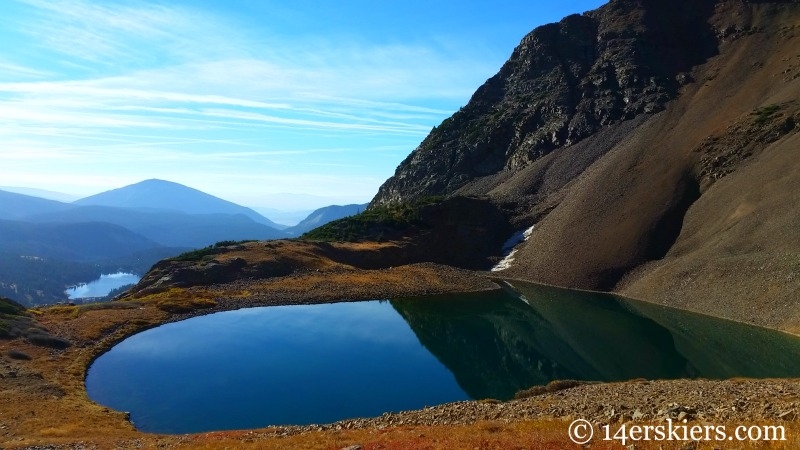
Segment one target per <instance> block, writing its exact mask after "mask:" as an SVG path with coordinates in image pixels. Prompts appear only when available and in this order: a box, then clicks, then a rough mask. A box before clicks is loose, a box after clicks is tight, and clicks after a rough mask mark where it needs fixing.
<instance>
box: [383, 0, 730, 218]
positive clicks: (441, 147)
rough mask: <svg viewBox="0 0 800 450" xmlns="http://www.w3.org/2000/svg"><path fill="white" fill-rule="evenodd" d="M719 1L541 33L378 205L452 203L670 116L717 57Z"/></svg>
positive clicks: (618, 1) (400, 173) (565, 23)
mask: <svg viewBox="0 0 800 450" xmlns="http://www.w3.org/2000/svg"><path fill="white" fill-rule="evenodd" d="M714 3H715V2H714V1H713V0H681V1H676V2H662V1H658V0H615V1H612V2H610V3H609V4H607V5H605V6H604V7H602V8H600V9H598V10H596V11H592V12H589V13H586V14H584V15H572V16H569V17H566V18H565V19H563V20H562V21H561V22H559V23H555V24H549V25H545V26H542V27H539V28H537V29H535V30H534V31H533V32H531V33H530V34H529V35H527V36H526V37H525V38H524V39H523V40H522V42H521V43H520V45H519V46H518V47H517V48H516V49H515V50H514V52H513V54H512V55H511V58H510V59H509V60H508V62H506V64H505V65H504V66H503V67H502V69H500V72H499V73H497V75H495V76H493V77H492V78H490V79H489V80H488V81H486V83H485V84H484V85H483V86H481V87H480V88H479V89H478V90H477V92H475V94H474V95H473V96H472V98H471V99H470V101H469V103H468V104H467V105H466V106H464V107H463V108H462V109H461V110H459V111H458V112H457V113H455V114H454V115H453V116H452V117H450V118H449V119H447V120H445V121H444V122H442V124H441V125H439V126H438V127H436V128H435V129H434V130H433V131H432V132H431V134H430V135H429V136H428V137H427V138H426V139H425V140H424V141H423V142H422V143H421V144H420V146H419V147H418V148H417V149H416V150H414V152H413V153H412V154H411V155H410V156H409V157H408V158H406V160H405V161H403V162H402V163H401V164H400V166H399V167H398V168H397V171H396V172H395V175H394V176H393V177H392V178H390V179H389V180H388V181H387V182H386V183H385V184H384V185H383V186H381V188H380V191H379V192H378V195H377V196H376V197H375V199H374V200H373V202H372V204H381V203H386V202H393V201H401V200H409V199H413V198H416V197H419V196H422V195H432V194H449V193H452V192H454V191H456V190H457V189H458V188H460V187H463V186H464V185H466V184H468V183H469V182H471V181H473V180H474V179H475V178H476V177H482V176H487V175H492V174H496V173H498V172H500V171H503V170H509V171H516V170H519V169H522V168H524V167H526V166H528V165H530V164H531V163H532V162H534V161H536V160H538V159H540V158H541V157H543V156H544V155H547V154H548V153H550V152H552V151H554V150H556V149H559V148H563V147H567V146H570V145H572V144H575V143H577V142H580V141H582V140H583V139H585V138H587V137H588V136H591V135H592V134H594V133H596V132H598V131H599V130H601V129H603V128H604V127H607V126H609V125H611V124H615V123H619V122H621V121H624V120H629V119H632V118H634V117H636V116H637V115H639V114H652V113H655V112H658V111H661V110H663V109H664V106H665V104H666V103H667V102H668V101H669V100H671V99H673V98H675V97H676V95H677V92H678V89H679V88H680V86H681V85H682V84H685V83H687V82H689V81H690V80H691V75H690V74H689V73H688V71H690V70H691V69H692V67H694V66H696V65H698V64H700V63H702V62H703V61H705V60H706V59H707V58H708V57H709V56H711V55H713V54H715V53H716V51H717V38H716V37H715V33H714V32H713V30H712V28H711V26H710V25H709V23H708V18H709V17H710V16H711V14H712V12H713V8H714Z"/></svg>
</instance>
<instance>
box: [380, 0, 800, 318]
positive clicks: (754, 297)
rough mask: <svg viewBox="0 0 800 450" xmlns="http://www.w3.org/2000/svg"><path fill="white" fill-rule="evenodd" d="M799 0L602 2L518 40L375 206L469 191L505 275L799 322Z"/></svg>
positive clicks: (739, 315) (723, 313)
mask: <svg viewBox="0 0 800 450" xmlns="http://www.w3.org/2000/svg"><path fill="white" fill-rule="evenodd" d="M798 36H800V2H798V1H744V0H718V1H689V0H680V1H676V2H659V1H645V0H641V1H635V0H615V1H612V2H610V3H609V4H607V5H605V6H604V7H602V8H600V9H598V10H596V11H593V12H590V13H586V14H585V15H582V16H570V17H567V18H566V19H564V20H562V21H561V22H559V23H558V24H553V25H547V26H544V27H540V28H538V29H536V30H534V31H533V32H532V33H531V34H529V35H528V36H526V37H525V38H524V39H523V41H522V43H521V44H520V46H519V47H518V48H517V49H516V50H515V51H514V53H513V55H512V57H511V59H510V60H509V61H508V62H507V63H506V64H505V65H504V66H503V68H502V69H501V70H500V72H499V73H498V74H497V75H496V76H494V77H492V78H491V79H490V80H488V81H487V82H486V83H485V84H484V85H483V86H481V88H480V89H478V91H477V92H476V93H475V94H474V96H473V98H472V99H471V100H470V102H469V104H467V105H466V106H465V107H464V108H462V109H461V110H460V111H459V112H457V113H456V114H454V115H453V116H452V117H451V118H449V119H447V120H445V121H444V122H443V123H442V124H441V125H440V126H439V127H437V128H436V129H435V130H433V131H432V132H431V134H430V135H429V136H428V137H427V138H426V139H425V140H424V141H423V142H422V144H421V145H420V146H419V147H418V148H417V149H416V150H414V152H412V153H411V155H410V156H409V157H408V158H407V159H406V160H405V161H403V163H402V164H400V166H399V167H398V169H397V172H396V174H395V175H394V176H393V177H392V178H390V179H389V180H388V181H387V182H386V183H385V184H384V185H383V186H382V187H381V189H380V191H379V193H378V195H377V196H376V197H375V199H374V200H373V205H375V204H381V203H386V202H393V201H399V200H407V199H411V198H415V197H418V196H422V195H430V194H444V195H477V196H484V197H485V198H487V199H488V200H489V201H493V202H496V203H498V204H501V205H502V206H503V208H504V211H506V212H507V213H508V215H509V220H510V221H511V223H512V224H514V226H516V227H517V229H523V228H527V227H529V226H530V225H533V224H535V229H534V232H533V234H532V236H531V237H530V239H529V240H528V241H526V242H525V243H523V244H521V245H520V246H519V247H517V250H518V251H517V253H516V254H515V257H516V259H515V261H514V262H513V263H512V265H511V267H510V268H509V269H507V270H505V271H504V272H501V274H504V275H508V276H513V277H517V278H524V279H528V280H532V281H537V282H545V283H550V284H555V285H560V286H566V287H573V288H588V289H602V290H615V291H618V292H623V293H626V294H631V295H635V296H638V297H640V298H644V299H649V300H656V301H659V302H663V303H667V304H672V305H676V306H680V307H684V308H688V309H693V310H697V311H701V312H706V313H712V314H716V315H720V316H724V317H730V318H734V319H740V320H745V321H751V322H756V323H759V324H762V325H768V326H776V327H781V328H784V329H789V330H794V331H797V330H800V305H797V304H796V301H795V300H794V299H796V298H797V293H798V289H797V284H796V280H797V279H798V277H800V275H798V274H800V271H799V270H800V266H798V261H800V240H798V239H797V236H798V223H800V204H798V202H797V196H796V194H795V192H796V186H799V185H800V164H798V162H797V161H798V160H797V153H796V150H797V148H798V147H800V140H799V139H800V125H798V124H800V103H799V102H798V99H800V53H798V51H797V49H798V48H800V39H798Z"/></svg>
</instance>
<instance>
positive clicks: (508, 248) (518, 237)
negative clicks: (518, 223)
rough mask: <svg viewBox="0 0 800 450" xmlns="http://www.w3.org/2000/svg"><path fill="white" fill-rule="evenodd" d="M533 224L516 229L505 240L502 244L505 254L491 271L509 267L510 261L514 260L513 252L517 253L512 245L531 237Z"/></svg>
mask: <svg viewBox="0 0 800 450" xmlns="http://www.w3.org/2000/svg"><path fill="white" fill-rule="evenodd" d="M535 226H536V225H531V227H530V228H528V229H525V230H520V231H517V232H516V233H514V234H512V235H511V237H510V238H508V240H506V242H505V243H504V244H503V253H506V256H505V258H503V259H502V260H500V262H499V263H497V264H496V265H495V266H494V267H492V272H499V271H501V270H506V269H508V268H509V267H511V263H512V262H514V254H515V253H517V249H516V248H514V247H516V246H517V245H519V244H521V243H523V242H525V241H527V240H528V238H529V237H531V234H533V228H534V227H535Z"/></svg>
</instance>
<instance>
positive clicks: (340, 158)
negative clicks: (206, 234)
mask: <svg viewBox="0 0 800 450" xmlns="http://www.w3.org/2000/svg"><path fill="white" fill-rule="evenodd" d="M15 2H16V4H17V5H21V7H22V8H23V9H24V10H25V11H26V12H27V16H24V19H25V20H24V21H19V22H16V23H10V24H9V25H10V26H11V27H12V28H13V27H15V28H16V30H17V31H18V32H19V33H21V35H23V36H25V41H26V42H24V45H25V48H24V50H25V51H23V52H21V53H18V54H17V56H15V57H13V58H12V57H9V58H7V59H0V136H1V137H2V138H3V139H4V148H3V149H2V150H0V161H2V163H3V164H4V165H5V166H6V167H8V168H9V169H8V170H16V171H17V175H19V174H21V173H27V174H29V175H31V176H33V175H34V172H36V171H31V169H30V167H31V166H32V164H34V163H33V161H35V165H36V169H37V171H39V172H42V173H43V172H45V171H48V170H50V171H58V170H62V171H63V170H71V171H74V172H75V173H82V172H86V171H96V170H117V171H119V173H120V178H119V179H117V181H115V183H114V184H119V182H120V180H123V179H127V178H133V177H134V176H133V175H126V174H131V173H133V172H137V173H141V174H142V177H144V176H146V177H152V176H157V173H156V172H158V171H166V170H167V169H169V170H170V171H172V173H174V174H175V176H173V177H172V178H176V180H177V178H179V174H180V173H186V172H187V171H189V170H191V171H193V173H194V174H195V176H197V177H202V178H203V179H204V180H213V179H216V177H211V176H208V175H209V174H210V173H213V172H214V170H228V171H229V173H230V171H237V172H236V173H237V177H236V179H237V183H245V182H246V180H249V179H251V178H252V179H255V178H257V177H258V176H259V172H258V171H259V170H261V171H269V170H270V169H271V168H274V167H278V166H280V167H282V168H283V169H282V170H285V171H288V172H287V173H286V174H285V176H281V177H277V176H275V175H272V174H270V175H269V176H267V175H265V174H262V180H263V181H265V182H267V181H269V182H273V183H282V184H283V185H286V186H293V189H301V188H300V186H302V185H303V183H305V185H306V186H307V187H308V186H310V187H309V189H315V190H316V191H315V192H320V191H319V190H320V189H334V187H333V184H334V182H339V183H343V184H342V185H343V186H358V187H360V188H362V189H363V188H364V186H370V188H369V189H368V190H367V192H369V191H370V190H371V191H372V192H374V190H375V189H376V188H377V186H378V185H379V184H380V182H381V181H382V180H383V179H384V178H385V177H386V176H388V175H389V174H390V173H391V172H392V171H393V169H394V165H395V164H396V163H397V162H399V160H401V159H402V158H403V157H404V156H405V155H406V154H407V153H408V152H409V151H411V150H412V149H413V148H414V147H415V146H416V145H417V144H418V143H419V141H421V140H422V139H423V138H424V136H425V135H426V134H427V133H428V132H429V130H430V128H431V127H432V126H433V125H436V124H438V123H439V122H440V121H441V120H442V119H444V118H445V117H447V116H448V115H449V114H450V113H451V112H452V111H453V110H454V109H456V108H457V107H458V106H460V105H461V104H463V103H464V102H466V100H467V99H468V97H469V95H470V94H471V92H473V91H474V89H475V87H476V86H477V85H478V84H480V83H481V82H482V81H483V78H485V75H484V74H488V73H490V72H491V71H492V68H491V67H489V66H488V63H487V62H486V61H485V60H484V59H483V58H482V56H481V55H479V54H476V53H475V52H473V51H471V50H470V49H461V50H458V49H456V48H453V47H452V46H449V45H448V46H437V45H438V44H437V43H436V42H433V41H432V42H429V43H423V44H420V43H406V44H396V43H394V44H385V43H384V44H376V43H370V42H366V41H359V40H358V39H356V38H353V37H350V38H346V39H345V38H341V37H331V38H328V39H325V38H321V37H319V36H317V37H313V38H311V37H303V36H300V37H298V36H294V37H291V38H289V37H285V36H276V35H272V34H269V32H263V30H252V29H248V28H247V27H246V26H241V24H237V23H232V22H230V20H231V19H230V18H229V17H222V16H218V15H215V14H212V13H209V12H207V11H203V10H200V9H196V8H190V7H188V6H176V4H165V3H146V2H125V1H124V0H122V1H119V2H116V1H115V2H100V1H89V0H15ZM188 4H191V3H187V5H188ZM257 31H260V32H257ZM19 55H37V58H35V59H34V60H33V61H34V62H29V61H23V60H21V59H20V58H22V56H19ZM15 58H16V59H15ZM45 60H46V61H49V62H50V65H48V66H43V65H37V64H36V63H35V62H36V61H38V62H41V61H45ZM26 158H27V161H28V162H29V164H27V165H25V164H23V163H22V162H23V161H25V160H26ZM52 161H61V163H62V164H61V165H58V164H50V162H52ZM159 163H160V164H159ZM180 163H183V164H180ZM15 164H16V165H15ZM64 164H67V166H64ZM101 167H104V168H105V169H101ZM304 169H305V171H304ZM331 170H338V171H340V172H341V174H340V175H335V176H334V175H330V174H329V172H330V171H331ZM81 176H83V175H81ZM302 177H312V178H313V180H314V182H313V183H310V182H309V178H305V179H303V178H302ZM34 178H35V179H37V180H41V179H42V177H39V176H37V177H34ZM61 179H62V175H61V174H59V175H58V177H54V178H52V180H61ZM86 179H89V180H94V181H98V182H99V181H100V180H108V179H113V177H111V178H107V177H99V176H91V177H88V178H86ZM289 180H299V181H291V182H290V181H289ZM326 180H327V181H326ZM134 181H135V180H134ZM178 181H179V180H178ZM48 187H51V188H52V187H53V186H48ZM108 187H111V186H108ZM276 189H277V188H276ZM298 192H307V191H304V190H301V191H298Z"/></svg>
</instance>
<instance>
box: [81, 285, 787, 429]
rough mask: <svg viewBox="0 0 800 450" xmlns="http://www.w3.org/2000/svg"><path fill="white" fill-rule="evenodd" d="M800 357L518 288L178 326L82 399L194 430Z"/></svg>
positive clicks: (780, 338) (119, 359) (118, 364)
mask: <svg viewBox="0 0 800 450" xmlns="http://www.w3.org/2000/svg"><path fill="white" fill-rule="evenodd" d="M798 356H800V339H798V338H796V337H794V336H790V335H786V334H783V333H778V332H774V331H770V330H766V329H762V328H757V327H751V326H747V325H743V324H739V323H735V322H730V321H725V320H720V319H714V318H710V317H706V316H702V315H698V314H691V313H686V312H682V311H678V310H673V309H668V308H663V307H659V306H655V305H652V304H647V303H641V302H636V301H632V300H627V299H622V298H619V297H615V296H611V295H602V294H587V293H581V292H574V291H567V290H561V289H554V288H547V287H541V286H537V285H532V284H527V283H517V282H514V283H513V285H511V284H509V285H507V286H506V289H504V290H498V291H493V292H488V293H480V294H462V295H449V296H437V297H428V298H414V299H402V300H393V301H372V302H358V303H337V304H327V305H310V306H280V307H269V308H253V309H243V310H239V311H230V312H222V313H217V314H212V315H208V316H203V317H196V318H192V319H188V320H185V321H182V322H177V323H171V324H166V325H163V326H160V327H158V328H154V329H151V330H148V331H145V332H142V333H140V334H138V335H135V336H132V337H131V338H128V339H126V340H125V341H123V342H121V343H120V344H118V345H117V346H115V347H114V348H112V349H111V350H110V351H109V352H108V353H106V354H104V355H102V356H101V357H100V358H98V359H97V360H96V361H95V363H94V364H93V365H92V366H91V367H90V369H89V373H88V375H87V379H86V388H87V391H88V393H89V396H90V397H91V398H92V399H93V400H95V401H96V402H98V403H101V404H103V405H106V406H108V407H111V408H114V409H116V410H120V411H129V412H130V413H131V420H132V421H133V423H134V425H135V426H136V427H137V428H139V429H140V430H142V431H147V432H158V433H190V432H200V431H208V430H224V429H244V428H256V427H262V426H266V425H278V424H308V423H325V422H332V421H336V420H340V419H345V418H351V417H365V416H377V415H380V414H381V413H383V412H387V411H399V410H405V409H416V408H422V407H424V406H426V405H435V404H440V403H444V402H450V401H457V400H464V399H470V398H471V399H481V398H497V399H502V400H505V399H509V398H511V397H513V395H514V393H515V392H516V391H518V390H520V389H524V388H527V387H530V386H533V385H541V384H545V383H547V382H549V381H551V380H554V379H581V380H599V381H614V380H627V379H632V378H648V379H660V378H685V377H706V378H729V377H798V376H800V358H798Z"/></svg>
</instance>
